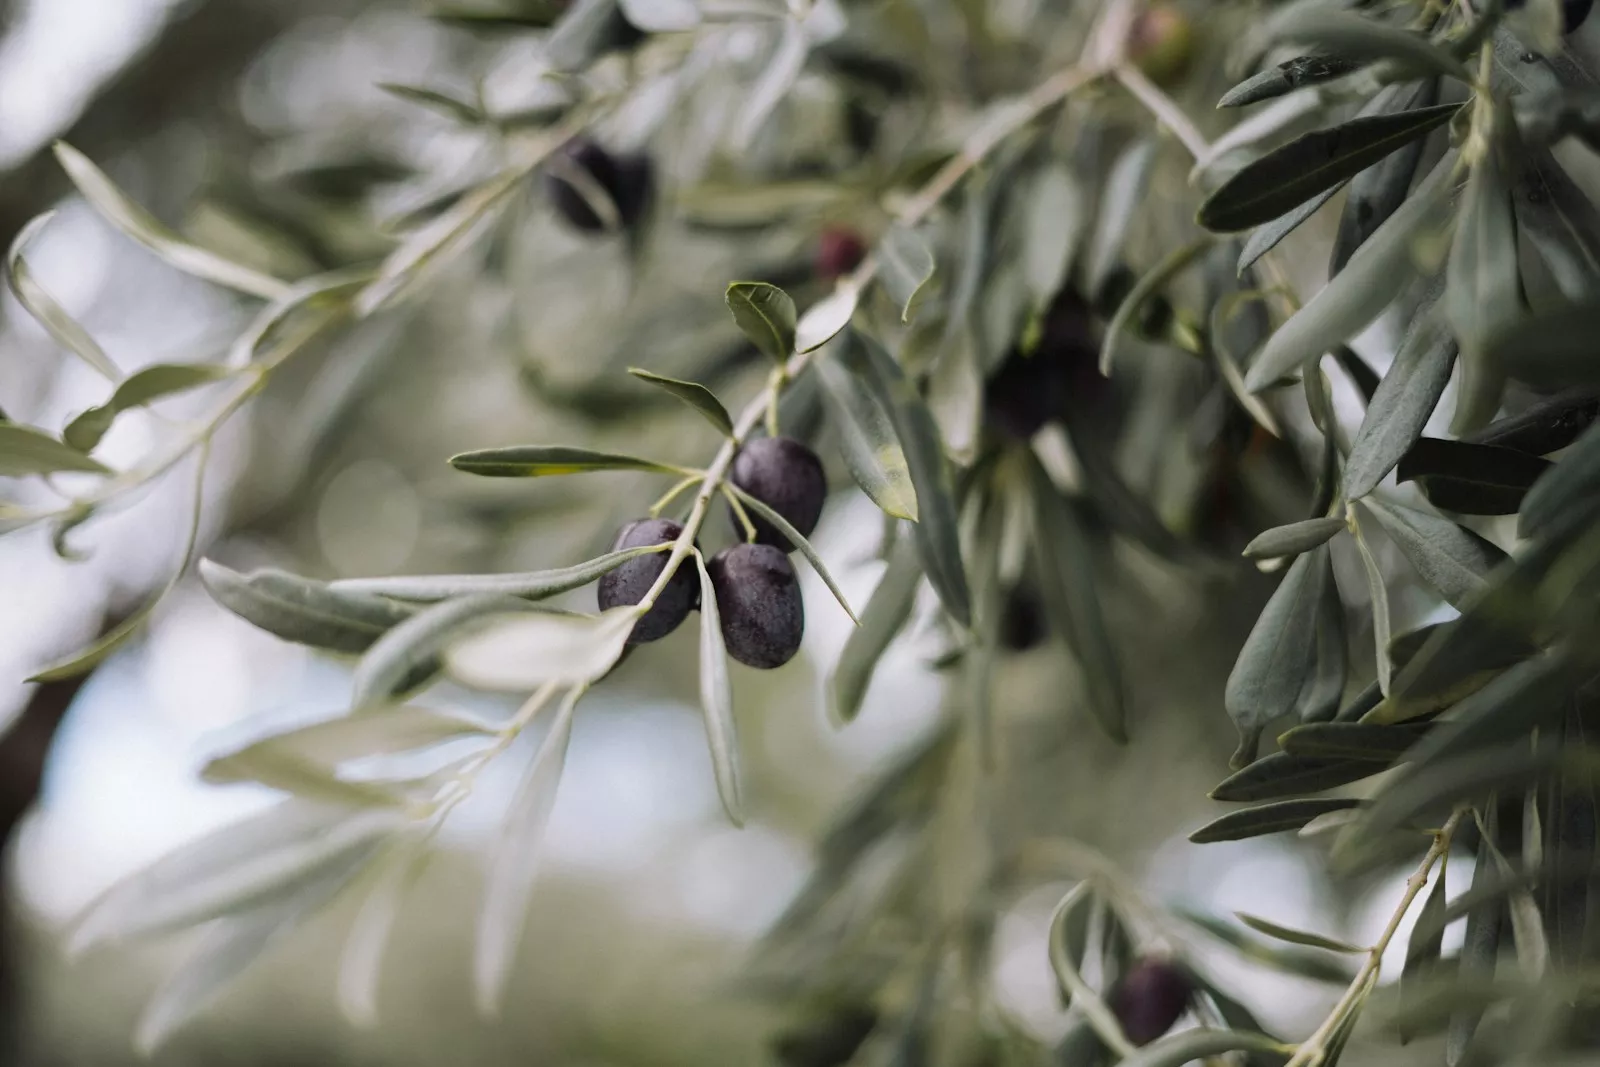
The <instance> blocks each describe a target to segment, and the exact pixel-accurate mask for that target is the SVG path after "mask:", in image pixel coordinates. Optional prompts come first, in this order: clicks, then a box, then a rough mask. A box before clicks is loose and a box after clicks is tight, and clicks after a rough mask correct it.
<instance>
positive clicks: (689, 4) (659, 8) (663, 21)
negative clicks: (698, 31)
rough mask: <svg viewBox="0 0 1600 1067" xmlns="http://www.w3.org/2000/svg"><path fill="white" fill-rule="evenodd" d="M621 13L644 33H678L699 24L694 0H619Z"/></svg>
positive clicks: (698, 9) (698, 15)
mask: <svg viewBox="0 0 1600 1067" xmlns="http://www.w3.org/2000/svg"><path fill="white" fill-rule="evenodd" d="M621 6H622V13H623V14H624V15H625V16H627V19H628V21H629V22H631V23H633V24H634V26H636V27H638V28H639V29H641V30H643V31H644V32H645V33H679V32H682V31H684V30H692V29H694V28H695V27H696V26H698V25H699V24H700V6H699V5H698V4H697V3H696V2H695V0H621Z"/></svg>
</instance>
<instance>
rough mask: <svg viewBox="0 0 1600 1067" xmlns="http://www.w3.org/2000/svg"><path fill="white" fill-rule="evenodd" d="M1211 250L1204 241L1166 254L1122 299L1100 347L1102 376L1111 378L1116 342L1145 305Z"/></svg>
mask: <svg viewBox="0 0 1600 1067" xmlns="http://www.w3.org/2000/svg"><path fill="white" fill-rule="evenodd" d="M1210 247H1211V241H1210V240H1209V239H1206V238H1201V239H1200V240H1197V241H1191V242H1189V243H1188V244H1186V245H1182V246H1180V247H1178V248H1176V249H1174V250H1173V251H1171V252H1169V253H1167V255H1166V256H1164V257H1163V258H1162V260H1161V262H1159V263H1157V264H1156V265H1155V266H1154V267H1152V268H1150V270H1149V271H1148V272H1146V273H1145V274H1144V275H1143V276H1142V277H1141V278H1140V279H1139V280H1138V281H1137V282H1135V283H1134V286H1133V288H1132V289H1130V290H1129V291H1128V295H1127V296H1125V297H1123V298H1122V303H1121V304H1120V305H1118V307H1117V312H1116V314H1115V315H1113V316H1112V317H1111V322H1110V323H1109V324H1108V325H1107V326H1106V333H1105V337H1104V339H1103V340H1102V341H1101V344H1100V373H1101V374H1103V375H1105V376H1107V377H1110V375H1111V370H1112V365H1113V362H1114V361H1115V358H1116V352H1117V342H1118V341H1119V340H1120V339H1121V338H1122V335H1123V334H1124V333H1126V332H1127V329H1128V325H1129V323H1131V322H1132V321H1133V319H1134V316H1136V315H1137V314H1138V313H1139V310H1140V309H1141V308H1143V307H1144V305H1145V302H1146V301H1147V300H1149V299H1150V298H1151V297H1152V296H1154V295H1155V294H1156V293H1157V292H1158V291H1159V290H1161V289H1162V288H1163V287H1164V286H1165V285H1166V284H1167V283H1168V282H1170V281H1172V280H1173V279H1174V278H1176V277H1177V276H1178V274H1180V273H1181V272H1182V271H1183V270H1184V268H1186V267H1188V266H1189V264H1191V263H1193V262H1194V261H1195V260H1196V259H1198V258H1199V257H1200V254H1201V253H1203V252H1205V251H1206V249H1208V248H1210Z"/></svg>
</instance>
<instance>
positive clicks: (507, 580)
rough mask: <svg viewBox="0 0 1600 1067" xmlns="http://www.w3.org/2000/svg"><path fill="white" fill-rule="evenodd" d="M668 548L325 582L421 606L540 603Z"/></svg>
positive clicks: (344, 589) (340, 589)
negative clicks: (540, 565) (492, 597)
mask: <svg viewBox="0 0 1600 1067" xmlns="http://www.w3.org/2000/svg"><path fill="white" fill-rule="evenodd" d="M671 548H672V545H671V544H670V543H669V544H661V545H644V546H642V547H639V548H624V549H621V550H620V551H617V552H608V553H606V554H605V555H603V556H597V557H595V558H594V559H591V560H589V561H587V562H585V563H579V564H575V565H574V566H571V567H560V568H557V569H555V570H548V571H528V572H525V573H522V574H429V575H415V576H411V575H397V576H395V577H393V578H341V579H338V580H337V581H333V582H330V583H328V588H329V589H332V590H333V591H334V592H349V593H367V594H371V595H375V596H382V597H390V598H393V599H395V600H411V601H421V602H424V603H426V602H428V601H434V600H447V599H449V598H450V597H460V596H471V595H473V594H477V593H501V594H504V595H505V596H514V597H523V598H525V599H528V600H543V599H545V598H547V597H552V596H556V595H557V594H559V593H566V592H569V591H571V590H573V589H581V588H583V587H584V586H586V585H588V584H589V583H590V582H593V581H595V580H596V579H597V578H599V577H601V576H602V575H605V574H609V573H610V572H612V571H614V570H616V569H617V568H618V567H620V566H622V565H623V564H624V563H626V562H628V561H629V560H630V559H638V558H639V557H640V556H647V555H651V554H653V553H656V552H666V551H670V550H671Z"/></svg>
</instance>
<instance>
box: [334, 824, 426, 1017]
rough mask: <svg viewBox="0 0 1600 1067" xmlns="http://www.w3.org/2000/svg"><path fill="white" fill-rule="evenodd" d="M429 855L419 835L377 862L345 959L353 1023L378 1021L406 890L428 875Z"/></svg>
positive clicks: (342, 978) (343, 979)
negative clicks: (386, 960) (381, 985)
mask: <svg viewBox="0 0 1600 1067" xmlns="http://www.w3.org/2000/svg"><path fill="white" fill-rule="evenodd" d="M428 858H429V853H428V850H427V839H426V838H424V837H422V836H421V835H413V836H412V839H411V840H408V841H398V842H396V843H395V844H393V845H391V846H390V847H389V849H388V851H387V854H386V855H384V856H382V857H381V858H380V859H379V860H378V861H377V862H376V863H375V864H374V866H375V867H376V868H377V871H376V875H375V876H374V877H372V878H371V880H370V883H369V887H368V889H367V895H366V899H364V900H363V901H362V902H361V908H360V910H359V911H357V912H356V917H355V920H354V921H353V922H352V923H351V926H350V933H349V934H348V935H347V936H346V937H345V943H344V951H343V952H342V953H341V954H340V957H339V987H338V988H339V1010H340V1012H341V1013H343V1015H344V1017H345V1019H346V1020H348V1021H349V1022H350V1024H351V1025H352V1026H357V1027H361V1028H363V1029H367V1028H371V1027H374V1026H376V1025H377V1023H378V981H379V979H380V978H381V977H382V974H383V957H384V950H385V949H386V948H387V947H388V944H389V940H390V936H391V934H392V933H393V932H394V927H395V924H396V923H397V922H398V920H399V918H400V906H401V904H402V903H403V902H404V900H405V893H406V890H407V889H409V888H410V887H411V885H412V883H413V882H415V881H416V879H417V877H418V875H420V874H421V873H422V869H423V868H424V867H425V866H426V865H427V860H428Z"/></svg>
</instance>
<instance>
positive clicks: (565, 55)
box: [544, 0, 640, 72]
mask: <svg viewBox="0 0 1600 1067" xmlns="http://www.w3.org/2000/svg"><path fill="white" fill-rule="evenodd" d="M639 36H640V35H639V33H638V31H637V30H635V29H634V28H633V26H632V25H630V24H629V22H628V20H627V19H626V18H624V17H623V15H622V9H621V7H620V6H618V4H617V0H572V2H571V3H568V4H566V5H564V11H563V13H562V16H561V18H560V19H559V20H558V21H557V22H556V23H555V27H554V29H553V30H552V32H551V33H550V35H549V36H548V37H547V38H545V46H544V53H545V58H546V60H548V61H549V63H550V65H551V67H552V68H554V69H555V70H557V71H562V72H575V71H579V70H582V69H584V68H585V67H587V66H589V64H591V63H593V62H594V61H595V60H597V59H599V58H600V57H601V56H603V55H605V54H606V53H608V52H611V51H615V50H617V49H618V48H622V47H625V46H626V45H628V44H630V43H632V42H634V41H637V40H638V39H639Z"/></svg>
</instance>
